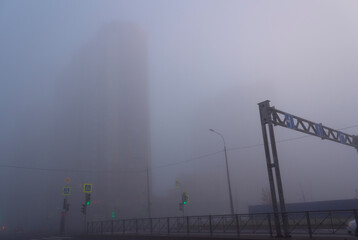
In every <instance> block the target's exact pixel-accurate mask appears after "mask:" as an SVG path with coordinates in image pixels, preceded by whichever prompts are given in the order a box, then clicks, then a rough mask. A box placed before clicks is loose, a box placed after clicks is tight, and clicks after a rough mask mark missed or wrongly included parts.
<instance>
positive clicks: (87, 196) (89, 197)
mask: <svg viewBox="0 0 358 240" xmlns="http://www.w3.org/2000/svg"><path fill="white" fill-rule="evenodd" d="M90 204H91V194H90V193H86V206H89V205H90Z"/></svg>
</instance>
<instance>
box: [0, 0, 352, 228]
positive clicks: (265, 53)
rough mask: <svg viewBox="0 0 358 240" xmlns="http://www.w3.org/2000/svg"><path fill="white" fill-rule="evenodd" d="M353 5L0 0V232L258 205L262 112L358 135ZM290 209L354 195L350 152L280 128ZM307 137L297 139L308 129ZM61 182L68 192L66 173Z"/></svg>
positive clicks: (264, 186) (265, 187)
mask: <svg viewBox="0 0 358 240" xmlns="http://www.w3.org/2000/svg"><path fill="white" fill-rule="evenodd" d="M357 10H358V2H356V1H343V2H342V1H290V2H287V1H229V0H227V1H219V0H217V1H214V0H211V1H204V0H203V1H189V0H184V1H166V0H163V1H160V0H153V1H146V0H143V1H139V0H134V1H133V0H130V1H129V0H128V1H125V0H121V1H85V0H82V1H35V0H34V1H10V0H9V1H6V0H0V83H1V86H0V131H1V134H0V159H1V160H0V186H1V187H0V188H1V190H2V192H1V193H0V226H6V227H8V228H9V229H13V228H16V227H22V228H24V229H25V230H26V231H34V232H36V231H45V232H58V231H59V227H60V218H61V212H62V211H63V209H62V208H63V201H64V198H65V196H64V195H63V194H62V191H63V187H65V186H66V185H67V186H70V187H72V195H69V196H67V197H66V198H67V201H68V202H69V203H70V208H69V211H68V213H67V216H66V219H67V220H66V221H67V222H66V229H68V231H72V232H80V231H82V230H83V229H82V228H83V224H84V216H83V214H82V213H81V204H83V203H84V201H85V194H84V193H83V184H85V183H91V184H93V192H92V194H91V201H92V202H91V205H90V206H89V207H88V208H87V216H86V217H87V220H89V221H90V220H97V219H126V218H143V217H148V216H151V217H158V216H165V217H167V216H181V215H182V212H180V211H179V203H180V202H181V200H182V199H181V195H182V192H183V191H187V193H188V194H189V196H190V201H189V202H188V204H187V205H186V206H185V215H208V214H228V213H230V204H229V194H228V183H227V175H226V165H225V155H224V151H223V149H224V144H223V143H224V142H223V139H222V138H221V136H220V135H219V134H216V133H215V132H212V131H209V129H213V130H215V131H217V132H218V133H220V134H222V136H223V137H224V139H225V144H226V148H227V159H228V166H229V172H230V180H231V188H232V197H233V206H234V211H235V213H247V212H248V206H251V205H259V204H265V203H267V196H266V195H267V193H268V191H269V183H268V176H267V169H266V159H265V153H264V147H263V145H262V143H263V140H262V139H263V138H262V132H261V122H260V116H259V109H258V105H257V104H258V103H259V102H262V101H264V100H270V101H271V105H272V106H275V107H276V108H277V109H280V110H283V111H286V112H289V113H291V114H295V115H297V116H300V117H303V118H305V119H309V120H311V121H313V122H317V123H322V124H324V125H326V126H329V127H332V128H333V129H337V130H338V129H343V130H342V131H344V132H346V133H349V134H352V135H357V134H358V112H357V101H358V94H357V89H358V81H357V77H358V65H357V64H358V57H357V56H358V32H357V31H356V29H358V15H357ZM275 134H276V140H277V142H278V144H277V148H278V159H279V162H280V169H281V176H282V182H283V189H284V196H285V200H286V202H287V203H294V202H309V201H324V200H337V199H353V198H358V195H357V193H358V185H357V184H356V183H357V181H358V175H357V174H356V171H357V169H358V154H357V150H356V149H354V148H352V147H350V146H345V145H342V144H339V143H336V142H332V141H328V140H324V141H322V140H321V139H320V138H318V137H314V136H310V137H303V136H306V135H305V134H303V133H299V132H297V131H293V130H290V129H287V128H283V127H280V126H276V127H275ZM307 136H308V135H307ZM66 178H69V180H70V181H69V183H66V182H65V179H66Z"/></svg>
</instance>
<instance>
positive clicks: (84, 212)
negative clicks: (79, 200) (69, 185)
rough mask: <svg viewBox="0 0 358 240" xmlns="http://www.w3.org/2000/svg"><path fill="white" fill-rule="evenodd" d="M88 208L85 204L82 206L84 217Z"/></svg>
mask: <svg viewBox="0 0 358 240" xmlns="http://www.w3.org/2000/svg"><path fill="white" fill-rule="evenodd" d="M86 208H87V206H86V205H85V204H82V207H81V213H83V214H84V215H86Z"/></svg>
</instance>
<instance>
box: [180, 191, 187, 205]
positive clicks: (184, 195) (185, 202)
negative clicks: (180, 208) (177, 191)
mask: <svg viewBox="0 0 358 240" xmlns="http://www.w3.org/2000/svg"><path fill="white" fill-rule="evenodd" d="M181 199H182V202H183V205H185V204H187V203H188V202H189V195H188V193H187V192H186V191H184V192H183V194H182V196H181Z"/></svg>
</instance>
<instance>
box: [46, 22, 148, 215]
mask: <svg viewBox="0 0 358 240" xmlns="http://www.w3.org/2000/svg"><path fill="white" fill-rule="evenodd" d="M55 95H56V105H55V106H56V107H55V109H56V115H57V117H56V120H55V123H54V129H55V131H56V133H55V134H54V136H53V144H52V145H53V158H55V161H57V162H58V163H61V166H63V168H66V169H70V170H75V172H71V171H69V172H68V174H67V175H69V177H70V178H71V179H72V180H71V184H72V185H71V184H70V185H71V186H72V192H73V195H72V196H71V198H72V199H71V200H70V201H72V202H73V205H74V206H73V208H72V209H73V211H72V213H70V214H73V215H76V216H77V218H79V217H80V207H79V206H80V204H81V203H82V202H83V201H84V194H83V193H82V189H81V184H83V183H92V184H93V193H92V200H93V201H94V202H95V203H96V204H94V205H91V206H90V207H89V208H88V217H89V219H99V218H100V219H110V218H111V217H112V213H113V215H114V216H115V218H125V217H145V216H147V215H148V195H149V194H148V190H149V187H150V185H151V184H150V176H149V177H148V176H147V173H148V175H150V171H148V170H147V168H149V170H150V140H149V139H150V136H149V109H148V88H147V40H146V35H145V33H144V31H143V30H142V29H141V28H140V27H138V26H137V25H134V24H121V23H111V24H108V25H106V26H104V27H103V28H102V29H101V30H100V31H99V32H98V34H97V35H96V36H95V37H94V39H92V40H90V41H89V42H88V43H87V44H85V45H84V46H82V49H81V50H80V51H79V52H78V53H77V54H76V56H75V57H74V59H73V61H72V64H71V65H70V67H69V68H68V69H66V71H65V73H64V74H63V76H62V77H61V80H60V81H59V84H58V86H57V87H56V94H55ZM78 169H79V170H80V171H78V172H76V170H78ZM62 178H63V176H62ZM59 181H61V179H59ZM62 182H63V181H62ZM74 208H75V209H74ZM75 218H76V217H75Z"/></svg>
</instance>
